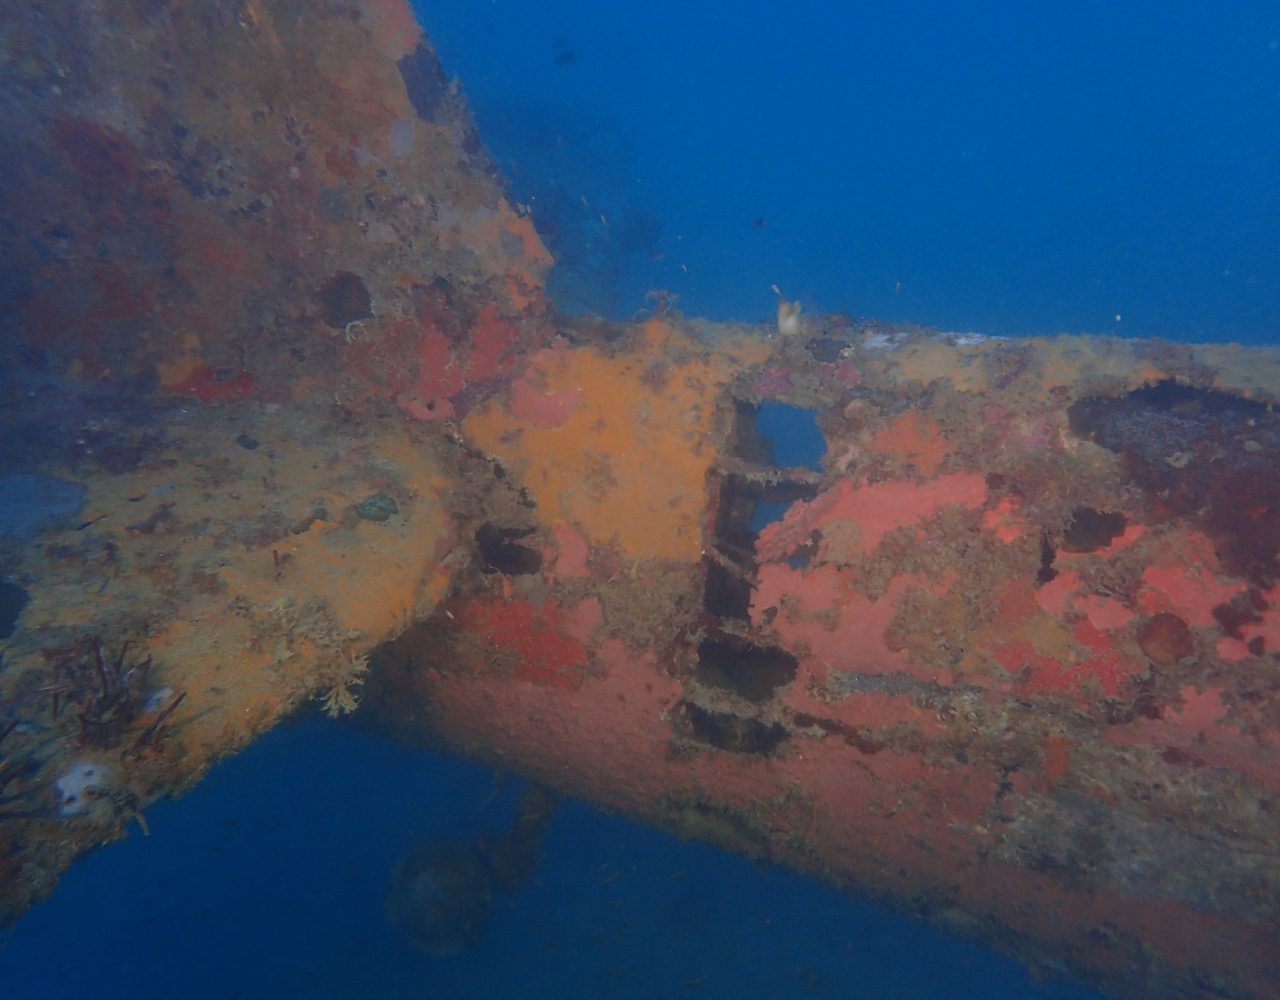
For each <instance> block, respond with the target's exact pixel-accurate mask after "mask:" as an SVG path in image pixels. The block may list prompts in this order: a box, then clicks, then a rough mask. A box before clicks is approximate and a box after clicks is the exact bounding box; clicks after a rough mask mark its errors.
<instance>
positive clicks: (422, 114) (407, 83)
mask: <svg viewBox="0 0 1280 1000" xmlns="http://www.w3.org/2000/svg"><path fill="white" fill-rule="evenodd" d="M396 65H397V67H398V68H399V70H400V78H401V79H402V80H404V89H405V93H406V94H407V95H408V96H409V103H411V104H412V105H413V110H414V111H416V112H418V117H419V118H421V119H422V120H423V121H432V120H433V119H434V118H435V117H436V113H437V112H438V111H439V110H440V108H441V107H443V106H444V105H445V104H446V103H447V102H448V100H449V81H448V78H447V77H446V76H445V75H444V68H443V67H442V66H441V65H440V60H439V59H438V58H437V57H436V54H435V52H433V51H432V50H431V49H430V48H428V47H427V46H426V45H419V46H418V47H417V48H416V49H414V50H413V52H412V53H410V54H409V55H407V56H405V57H404V58H403V59H401V60H400V62H399V63H397V64H396Z"/></svg>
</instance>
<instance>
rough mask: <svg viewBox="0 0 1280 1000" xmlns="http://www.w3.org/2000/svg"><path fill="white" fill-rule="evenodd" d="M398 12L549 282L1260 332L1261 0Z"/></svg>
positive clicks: (1267, 228)
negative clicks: (495, 174)
mask: <svg viewBox="0 0 1280 1000" xmlns="http://www.w3.org/2000/svg"><path fill="white" fill-rule="evenodd" d="M417 9H418V10H419V12H420V15H421V17H422V19H423V21H424V24H425V25H426V27H427V30H428V32H429V33H430V34H431V36H432V37H433V39H434V41H435V42H436V44H437V46H438V48H439V51H440V53H441V56H442V58H443V60H444V63H445V66H446V69H447V70H448V71H450V72H452V73H456V74H458V76H459V77H460V78H461V80H462V82H463V86H464V89H465V91H466V93H467V94H468V95H469V97H470V98H471V101H472V104H473V108H474V111H475V114H476V117H477V119H478V121H479V124H480V131H481V135H482V136H483V138H484V140H485V142H486V144H487V145H488V146H489V147H490V148H491V149H492V150H493V152H494V154H495V156H496V157H497V159H498V161H499V163H500V164H501V166H502V167H503V169H504V170H505V171H506V172H507V173H508V174H509V175H510V177H511V178H512V183H513V188H514V194H515V196H516V197H517V199H518V200H520V201H521V202H522V203H527V204H529V205H530V206H531V208H532V212H533V216H534V219H535V220H537V221H538V222H539V224H540V225H541V226H542V227H543V229H544V230H546V231H547V232H548V242H549V243H550V244H551V245H552V246H553V247H554V248H555V249H556V250H557V251H558V252H559V253H560V255H561V257H562V258H563V259H566V260H567V261H568V268H567V272H565V271H562V273H560V274H559V275H557V277H556V279H555V281H554V286H555V288H556V290H557V291H558V292H559V293H560V298H561V300H562V301H563V302H565V303H566V304H569V305H577V306H578V307H579V308H582V309H591V310H595V311H599V312H604V313H609V314H612V315H617V316H629V315H631V314H633V313H634V312H635V311H636V310H637V309H640V308H642V307H643V306H644V301H643V300H644V295H645V293H646V291H648V290H650V289H667V290H670V291H672V292H675V293H677V294H678V295H679V297H680V298H679V302H678V305H679V306H680V308H682V309H683V310H684V311H686V312H687V313H689V314H690V315H701V316H709V317H713V318H717V319H739V320H745V319H751V320H755V319H765V318H768V317H769V316H770V315H771V313H772V308H773V304H774V299H773V295H772V293H771V292H770V285H771V284H773V283H777V284H778V285H779V287H780V288H781V289H782V290H783V292H784V293H785V294H786V295H787V296H788V297H790V298H798V299H800V300H802V301H803V302H804V303H805V306H806V309H808V310H809V311H811V312H813V311H819V310H821V311H839V312H848V313H852V314H854V315H857V316H871V317H877V318H881V319H889V320H899V321H911V322H918V323H924V324H927V325H930V326H934V327H938V328H940V329H944V330H977V331H981V332H985V333H992V334H1027V333H1042V332H1058V331H1066V332H1082V331H1091V332H1101V333H1119V334H1126V335H1142V336H1156V335H1158V336H1164V337H1170V338H1173V339H1177V340H1194V341H1199V340H1240V341H1244V342H1250V343H1272V342H1275V341H1276V340H1277V339H1278V338H1280V7H1277V5H1276V4H1275V3H1274V0H1272V2H1257V0H1253V2H1249V0H1224V2H1222V3H1214V4H1206V3H1203V2H1188V0H1160V2H1156V0H1132V2H1125V3H1115V2H1108V0H1079V2H1076V3H1071V4H1036V3H1025V2H1013V0H1004V2H991V0H976V2H971V3H963V4H958V3H942V2H905V3H877V4H870V3H849V4H834V3H830V2H823V0H791V2H788V3H766V2H761V0H743V2H736V3H732V4H728V3H688V2H677V0H650V2H647V3H643V4H620V3H587V2H584V0H546V2H541V3H527V2H526V3H516V2H510V0H432V2H426V0H418V2H417ZM602 215H603V217H604V221H603V222H602V221H601V218H600V217H601V216H602Z"/></svg>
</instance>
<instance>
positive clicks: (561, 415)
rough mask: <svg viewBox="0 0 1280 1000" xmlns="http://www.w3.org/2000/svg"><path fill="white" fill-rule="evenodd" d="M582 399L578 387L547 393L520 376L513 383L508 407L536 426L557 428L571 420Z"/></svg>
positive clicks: (513, 414)
mask: <svg viewBox="0 0 1280 1000" xmlns="http://www.w3.org/2000/svg"><path fill="white" fill-rule="evenodd" d="M581 399H582V390H581V389H578V388H576V387H575V388H572V389H565V390H563V391H561V392H552V393H545V392H540V391H539V390H538V389H535V388H534V387H533V386H532V385H531V384H530V383H529V380H528V379H527V378H519V379H516V381H515V382H513V383H512V385H511V398H510V400H509V401H508V402H507V409H508V410H509V411H510V412H511V415H512V416H514V417H519V418H520V419H521V420H523V421H525V422H526V423H530V424H533V426H534V427H542V428H545V429H547V430H555V429H556V428H558V427H563V426H564V425H565V424H567V423H568V422H569V418H570V417H571V416H573V411H574V410H575V409H577V407H578V403H579V402H580V401H581Z"/></svg>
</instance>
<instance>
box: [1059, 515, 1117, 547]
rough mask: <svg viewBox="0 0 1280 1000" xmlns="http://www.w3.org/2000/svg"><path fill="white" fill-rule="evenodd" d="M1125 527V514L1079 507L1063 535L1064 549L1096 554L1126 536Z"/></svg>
mask: <svg viewBox="0 0 1280 1000" xmlns="http://www.w3.org/2000/svg"><path fill="white" fill-rule="evenodd" d="M1124 527H1125V519H1124V515H1123V514H1114V513H1104V512H1103V511H1098V510H1094V509H1093V508H1092V507H1077V508H1076V509H1075V510H1073V511H1072V512H1071V523H1070V524H1068V525H1067V530H1066V531H1064V532H1063V533H1062V548H1063V549H1064V550H1065V551H1067V552H1096V551H1097V550H1098V549H1104V548H1106V547H1107V546H1108V545H1110V544H1111V541H1112V539H1114V538H1118V537H1119V536H1120V535H1122V534H1124Z"/></svg>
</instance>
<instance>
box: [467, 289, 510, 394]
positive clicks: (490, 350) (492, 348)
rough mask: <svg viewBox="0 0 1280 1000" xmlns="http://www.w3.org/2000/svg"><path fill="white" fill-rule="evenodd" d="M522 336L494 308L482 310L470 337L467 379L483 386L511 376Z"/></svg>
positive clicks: (468, 335) (488, 307)
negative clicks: (509, 373)
mask: <svg viewBox="0 0 1280 1000" xmlns="http://www.w3.org/2000/svg"><path fill="white" fill-rule="evenodd" d="M519 335H520V329H519V327H517V326H516V324H515V323H513V322H511V320H509V319H503V318H502V317H501V316H499V315H498V310H497V309H496V308H495V307H494V306H485V307H484V308H483V309H481V310H480V314H479V315H478V316H476V318H475V322H474V323H472V324H471V329H470V330H469V331H468V333H467V344H468V345H469V352H468V354H467V379H468V380H469V381H471V382H483V381H485V380H487V379H493V378H496V377H498V376H501V375H506V374H507V373H508V372H510V371H511V370H512V368H514V367H515V360H516V346H517V344H516V341H517V339H518V337H519Z"/></svg>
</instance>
